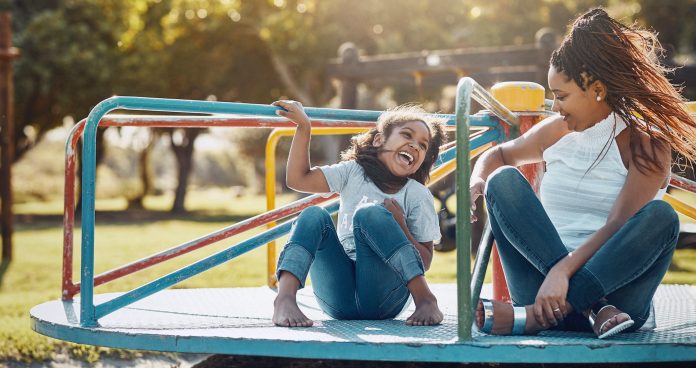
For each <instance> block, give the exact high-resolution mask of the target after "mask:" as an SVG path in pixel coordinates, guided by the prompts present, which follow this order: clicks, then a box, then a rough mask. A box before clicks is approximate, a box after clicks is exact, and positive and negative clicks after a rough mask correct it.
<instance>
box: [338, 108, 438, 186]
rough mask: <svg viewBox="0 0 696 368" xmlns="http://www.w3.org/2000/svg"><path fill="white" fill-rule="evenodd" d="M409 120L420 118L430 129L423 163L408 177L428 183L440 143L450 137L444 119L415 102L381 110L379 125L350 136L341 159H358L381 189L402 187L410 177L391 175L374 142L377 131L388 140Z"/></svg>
mask: <svg viewBox="0 0 696 368" xmlns="http://www.w3.org/2000/svg"><path fill="white" fill-rule="evenodd" d="M410 121H421V122H423V123H424V124H425V125H426V126H427V127H428V130H429V131H430V142H429V145H428V151H427V152H426V153H425V158H424V160H423V163H422V164H421V166H420V167H419V168H418V170H417V171H416V172H415V173H413V174H411V176H409V178H411V179H414V180H416V181H417V182H419V183H421V184H426V183H427V182H428V180H429V179H430V169H432V167H433V165H434V164H435V160H437V156H438V154H439V152H440V146H441V145H443V144H445V143H446V141H447V136H446V135H445V131H444V119H439V118H436V117H433V116H432V115H427V112H426V111H425V110H423V109H422V108H420V107H418V106H415V105H402V106H399V107H396V108H394V109H393V110H389V111H386V112H384V113H382V115H380V116H379V119H378V120H377V126H376V127H374V128H372V129H370V130H369V131H367V132H366V133H363V134H360V135H356V136H354V137H353V138H352V139H351V146H350V147H349V148H348V149H347V150H346V151H344V152H343V153H342V154H341V159H342V160H343V161H347V160H355V161H356V162H357V163H358V164H360V166H361V167H362V168H363V170H364V171H365V176H366V177H367V178H368V179H370V180H371V181H372V182H373V183H374V184H375V185H376V186H377V187H378V188H379V189H380V190H381V191H383V192H392V191H395V190H399V189H401V187H403V186H404V185H405V184H406V181H407V180H408V178H405V177H401V176H397V175H394V174H392V173H391V171H389V169H388V168H387V167H386V166H385V165H384V164H383V163H382V161H380V160H379V157H378V154H379V152H380V148H378V147H375V146H373V144H372V143H373V142H374V140H375V136H376V135H377V133H381V134H382V135H383V137H384V138H385V139H386V138H388V137H389V135H390V134H391V133H392V130H394V127H395V126H400V125H402V124H405V123H407V122H410Z"/></svg>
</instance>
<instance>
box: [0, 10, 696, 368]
mask: <svg viewBox="0 0 696 368" xmlns="http://www.w3.org/2000/svg"><path fill="white" fill-rule="evenodd" d="M594 6H603V7H605V8H606V10H607V11H608V12H609V14H610V15H612V16H613V17H615V18H617V19H620V20H621V21H623V22H624V23H626V24H629V23H633V22H635V23H637V24H639V25H641V26H643V27H646V28H649V29H653V30H655V31H657V32H658V33H659V39H660V41H661V42H662V44H663V46H664V48H665V53H664V54H663V55H662V62H663V63H665V64H667V65H671V66H679V67H680V68H679V69H677V71H675V72H674V73H672V74H670V78H671V79H672V80H673V82H674V83H677V84H681V85H683V86H684V90H683V94H684V96H685V97H686V98H687V99H690V100H696V71H695V68H696V67H695V66H694V64H696V62H695V60H696V58H695V56H696V22H694V21H693V20H694V19H696V0H673V1H664V0H622V1H618V0H604V1H591V0H577V1H573V0H380V1H362V0H123V1H119V0H32V1H23V0H14V1H8V0H4V1H2V0H0V10H2V11H4V12H9V14H10V15H11V31H12V37H11V43H12V45H11V46H14V47H16V48H17V49H18V50H19V52H20V54H19V55H18V57H16V58H14V60H13V62H12V65H13V71H12V72H13V75H12V80H13V83H14V95H13V96H14V104H13V106H12V107H13V110H14V119H13V122H14V134H13V135H12V137H5V134H4V132H3V139H11V140H12V142H13V144H14V147H15V148H14V155H13V157H12V160H11V167H12V192H13V198H14V203H13V207H12V209H13V212H14V236H13V244H14V257H13V260H12V261H11V262H9V261H6V262H3V264H2V267H1V268H0V283H1V284H0V287H1V289H0V365H1V364H2V361H7V362H19V361H23V362H28V361H44V360H54V361H55V360H56V359H63V358H64V359H82V360H87V361H96V360H98V359H100V357H102V358H103V357H104V356H118V357H125V359H128V358H132V357H135V356H137V355H138V354H139V353H135V352H124V351H116V352H114V351H112V350H109V349H101V348H92V347H85V346H79V345H74V344H66V343H61V342H59V341H55V340H49V339H47V338H43V337H41V336H39V335H37V334H35V333H33V332H31V331H30V330H29V328H28V327H27V326H28V310H29V308H30V307H31V306H33V305H36V304H39V303H41V302H44V301H47V300H50V299H57V298H59V296H60V290H59V287H60V281H59V280H60V264H61V255H60V252H61V245H62V213H63V202H62V198H63V180H64V179H63V178H64V151H65V139H66V137H67V133H68V131H69V130H70V128H71V127H72V126H73V125H74V124H75V123H76V122H77V121H79V120H80V119H82V118H84V117H86V116H87V114H88V113H89V111H90V109H91V108H92V107H93V106H94V105H95V104H97V103H98V102H99V101H101V100H103V99H106V98H108V97H110V96H112V95H129V96H150V97H164V98H178V99H196V100H212V101H232V102H249V103H260V104H266V103H271V102H272V101H274V100H277V99H281V98H290V99H295V100H299V101H301V102H302V103H303V104H304V105H305V106H315V107H332V108H340V107H349V108H357V109H377V110H380V109H385V108H389V107H393V106H396V105H398V104H402V103H406V102H416V103H421V104H423V105H424V106H425V108H426V109H427V110H429V111H433V112H443V113H451V112H453V110H454V106H453V105H454V87H455V85H456V82H457V80H458V78H459V77H460V76H463V75H475V74H476V73H478V72H480V71H479V70H473V69H467V67H466V65H463V66H461V67H459V68H457V69H452V70H440V69H438V70H436V71H433V72H432V73H428V72H427V70H426V71H421V70H419V69H418V68H415V67H414V68H410V69H408V71H407V72H405V73H402V74H399V75H391V74H390V75H385V77H384V78H382V77H377V76H373V77H368V78H361V79H360V80H354V81H353V82H354V86H353V87H354V88H353V90H352V91H353V92H352V93H353V94H354V95H352V96H347V95H346V90H345V89H342V86H345V83H346V78H345V75H343V79H341V72H340V68H339V65H340V64H341V59H343V60H344V61H345V60H346V58H347V57H354V58H355V60H387V59H395V58H396V59H398V58H406V59H408V58H411V59H409V60H418V58H417V56H418V55H426V56H427V55H429V53H430V52H431V51H433V50H451V52H461V51H462V50H468V51H471V52H474V51H477V52H481V53H483V54H485V53H487V52H489V51H490V52H493V51H500V50H512V49H515V48H519V47H526V46H529V47H537V48H539V47H542V48H543V45H542V46H540V45H539V43H540V42H541V41H543V40H546V41H548V42H547V46H548V45H549V44H550V45H555V44H557V43H558V42H560V39H561V38H562V36H563V35H564V33H565V31H566V29H567V26H568V23H569V22H570V21H571V20H572V19H574V18H575V17H576V16H577V15H579V14H581V13H583V12H585V11H587V10H588V9H590V8H592V7H594ZM542 35H550V36H547V37H548V38H546V39H543V40H542V39H540V37H541V36H542ZM540 40H541V41H540ZM535 45H536V46H535ZM547 51H548V50H547ZM541 55H544V54H543V53H541ZM413 58H415V59H413ZM425 60H426V62H427V64H428V65H430V66H432V65H437V64H439V63H440V60H439V59H436V58H425ZM547 61H548V59H545V58H541V59H539V60H538V61H537V62H536V64H538V65H537V66H539V65H540V66H539V68H544V67H545V65H546V63H547ZM513 64H514V60H513ZM506 67H508V66H506ZM509 67H510V68H513V69H514V68H519V67H518V66H516V65H509ZM510 68H508V69H505V68H503V67H498V69H495V68H491V69H492V70H486V78H485V80H482V84H484V85H486V86H490V85H491V84H492V83H494V82H496V81H505V80H509V79H506V76H509V75H514V74H509V73H512V72H516V71H515V70H513V71H512V72H511V69H510ZM525 70H526V69H525ZM535 70H536V69H535ZM497 71H499V73H498V74H496V73H497ZM506 73H508V74H506ZM385 74H389V73H385ZM482 75H483V74H482ZM519 75H521V74H519ZM545 75H546V70H545V69H544V70H536V71H534V72H533V73H531V74H529V76H530V78H527V80H531V81H535V82H537V83H540V84H542V85H544V86H545V85H546V81H545ZM341 80H343V82H341ZM2 103H5V102H4V101H3V102H2ZM268 133H269V130H266V129H238V128H211V129H145V128H108V129H100V130H99V133H98V138H97V139H98V143H97V146H98V150H99V152H98V155H97V160H98V161H97V162H98V170H97V193H96V196H97V207H96V208H97V221H98V224H99V225H98V226H97V239H98V240H97V242H98V245H97V271H98V272H99V270H102V271H103V270H107V269H110V268H112V267H114V266H115V265H121V264H124V263H127V262H131V261H133V260H136V259H139V258H141V257H143V256H145V255H147V254H151V253H153V252H156V251H158V250H161V249H165V248H167V247H169V246H171V245H175V244H178V243H181V242H184V241H186V240H189V239H191V238H194V237H197V236H200V235H202V234H205V233H208V232H210V231H213V230H216V229H219V228H221V227H224V226H227V225H229V224H230V223H233V222H236V221H239V220H240V219H243V218H246V217H249V216H252V215H255V214H258V213H261V212H263V211H264V210H265V199H264V196H263V195H262V193H263V191H264V184H263V177H264V175H265V172H264V170H265V169H264V163H263V158H264V142H265V138H266V137H267V135H268ZM345 142H346V138H340V139H339V138H317V139H316V140H314V141H313V143H312V150H313V151H312V155H313V156H312V157H313V164H324V163H330V162H335V161H336V160H337V159H338V156H337V155H338V152H339V151H340V148H341V147H344V146H345V144H346V143H345ZM288 145H289V140H284V141H283V145H281V149H280V150H279V156H278V158H279V164H278V165H277V166H278V172H277V178H284V157H285V155H286V154H287V146H288ZM3 162H5V160H3ZM674 171H675V172H683V173H684V175H685V176H687V177H689V178H691V179H692V180H693V171H690V170H689V167H688V165H687V166H681V167H675V170H674ZM281 181H282V180H281ZM283 185H284V183H282V182H279V185H278V187H279V188H283ZM680 196H682V198H684V199H685V200H688V201H691V203H695V202H696V201H695V200H694V198H692V197H690V196H688V195H687V194H685V193H682V194H680ZM295 198H296V195H295V194H294V193H291V192H288V191H287V190H283V194H281V195H280V197H279V203H281V204H282V203H287V202H289V201H291V200H293V199H295ZM78 217H79V211H78ZM682 222H683V224H684V226H685V227H687V228H688V227H689V226H692V224H691V222H690V220H688V219H687V218H685V217H684V218H682ZM102 225H103V226H102ZM78 237H79V231H78V232H76V239H79V238H78ZM693 243H695V242H694V241H693V240H691V241H688V240H687V241H684V242H683V245H684V246H683V247H682V249H680V250H679V253H678V254H677V256H676V257H675V263H674V265H673V267H672V268H671V269H670V274H668V278H667V279H666V282H673V283H696V277H695V276H694V272H696V252H695V251H694V249H693V248H694V246H693ZM229 244H230V243H229V242H227V243H226V244H222V245H219V246H218V247H217V248H215V247H209V248H206V249H205V250H201V251H198V252H199V253H196V252H194V253H192V254H191V255H190V256H189V258H185V257H184V258H182V260H181V261H180V263H175V264H173V265H171V266H166V267H165V266H162V267H159V268H155V269H154V270H153V271H148V272H144V273H142V274H141V273H138V274H136V275H134V276H132V277H129V278H126V280H125V281H123V282H121V283H120V284H118V285H115V286H105V287H104V288H103V289H98V290H97V292H107V291H114V290H124V289H126V288H129V287H132V286H134V285H139V284H142V282H143V281H144V280H149V279H152V278H153V277H156V276H157V275H162V274H164V272H168V271H169V270H171V269H176V268H177V267H180V266H181V265H182V264H187V263H190V262H191V260H194V259H200V257H202V256H205V255H206V254H210V253H212V252H213V251H215V250H219V249H222V247H224V246H225V245H229ZM100 252H101V253H100ZM77 256H78V257H79V254H78V255H77ZM243 258H244V259H242V260H240V261H234V262H230V264H229V265H228V264H226V265H224V266H222V267H220V268H219V269H215V270H211V271H209V272H207V273H205V274H203V275H201V276H199V277H196V278H194V279H192V280H189V281H186V282H185V283H184V284H182V285H181V287H220V286H225V287H230V286H257V285H262V284H264V283H265V275H264V272H265V266H264V262H265V260H264V258H263V254H262V253H260V252H259V253H255V254H250V255H249V256H248V257H247V256H245V257H243ZM76 259H78V258H76ZM436 262H439V263H435V264H434V265H433V272H432V275H431V276H429V277H430V278H431V279H432V280H434V282H451V281H453V280H454V256H453V254H451V253H450V254H443V255H438V256H437V257H436ZM60 357H63V358H60ZM66 357H67V358H66Z"/></svg>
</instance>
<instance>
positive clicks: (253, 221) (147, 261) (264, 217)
mask: <svg viewBox="0 0 696 368" xmlns="http://www.w3.org/2000/svg"><path fill="white" fill-rule="evenodd" d="M337 197H338V195H336V194H334V195H331V196H330V197H323V196H320V195H313V196H310V197H306V198H304V199H302V200H299V201H296V202H293V203H290V204H288V205H286V206H283V207H281V208H278V209H276V210H273V211H270V212H266V213H263V214H260V215H258V216H254V217H252V218H249V219H246V220H244V221H242V222H238V223H236V224H234V225H232V226H228V227H226V228H224V229H221V230H218V231H216V232H213V233H210V234H208V235H205V236H203V237H200V238H198V239H194V240H192V241H190V242H187V243H184V244H181V245H178V246H175V247H173V248H170V249H167V250H164V251H162V252H159V253H156V254H154V255H151V256H149V257H146V258H143V259H140V260H138V261H135V262H133V263H130V264H127V265H125V266H121V267H119V268H116V269H113V270H111V271H107V272H105V273H103V274H101V275H98V276H96V277H95V278H94V286H98V285H101V284H104V283H107V282H109V281H113V280H115V279H117V278H119V277H122V276H126V275H129V274H131V273H134V272H137V271H140V270H142V269H145V268H147V267H150V266H154V265H156V264H159V263H161V262H164V261H166V260H169V259H172V258H175V257H178V256H180V255H183V254H186V253H189V252H192V251H194V250H196V249H200V248H202V247H204V246H206V245H210V244H213V243H215V242H218V241H221V240H224V239H227V238H229V237H232V236H234V235H237V234H239V233H242V232H244V231H247V230H250V229H253V228H255V227H258V226H261V225H265V224H267V223H269V222H272V221H277V220H279V219H282V218H284V217H288V216H290V215H294V214H296V213H298V212H300V211H302V210H303V209H305V208H307V207H309V206H313V205H317V204H320V203H322V202H326V201H329V200H331V199H334V198H337ZM79 291H80V283H77V284H74V285H73V288H71V289H70V294H72V295H75V294H76V293H78V292H79ZM72 295H71V296H72Z"/></svg>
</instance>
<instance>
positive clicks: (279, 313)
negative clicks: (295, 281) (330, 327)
mask: <svg viewBox="0 0 696 368" xmlns="http://www.w3.org/2000/svg"><path fill="white" fill-rule="evenodd" d="M273 323H275V324H276V325H277V326H281V327H310V326H312V325H313V324H314V321H312V320H311V319H309V318H307V316H305V315H304V313H302V311H301V310H300V307H298V306H297V300H296V299H295V297H294V295H293V296H290V295H280V294H279V295H278V296H277V297H276V299H275V301H273Z"/></svg>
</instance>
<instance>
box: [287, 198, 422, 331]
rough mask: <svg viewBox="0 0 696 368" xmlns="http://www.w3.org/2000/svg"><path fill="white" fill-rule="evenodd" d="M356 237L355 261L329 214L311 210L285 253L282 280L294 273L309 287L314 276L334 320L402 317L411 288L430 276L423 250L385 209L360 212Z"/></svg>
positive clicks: (321, 299) (296, 226) (298, 221)
mask: <svg viewBox="0 0 696 368" xmlns="http://www.w3.org/2000/svg"><path fill="white" fill-rule="evenodd" d="M353 234H354V236H355V252H356V254H355V256H356V259H355V261H353V260H352V259H351V258H350V257H348V255H347V254H346V252H345V251H344V250H343V246H342V245H341V242H340V241H339V240H338V236H337V235H336V228H335V227H334V224H333V221H332V220H331V216H330V215H329V213H328V212H327V211H326V210H325V209H323V208H321V207H308V208H306V209H305V210H304V211H302V213H300V215H299V216H298V218H297V219H296V220H295V223H294V224H293V227H292V230H291V233H290V240H289V241H288V243H287V244H286V245H285V248H284V249H283V251H282V252H281V254H280V259H279V260H278V272H277V276H278V277H279V276H280V272H281V271H287V272H290V273H291V274H293V275H294V276H295V277H297V279H298V280H300V286H301V287H304V283H305V280H306V278H307V273H308V272H309V274H310V277H311V278H312V287H313V289H314V295H315V296H316V298H317V301H318V302H319V306H320V307H321V308H322V310H323V311H324V313H326V314H328V315H329V316H331V317H332V318H335V319H388V318H394V317H396V316H397V315H398V314H399V313H400V312H401V310H402V309H403V307H404V305H405V304H406V301H407V300H408V297H409V291H408V288H407V287H406V284H407V283H408V282H409V281H410V280H411V279H413V278H414V277H416V276H419V275H423V273H424V269H423V261H422V259H421V257H420V255H419V254H418V251H417V250H416V248H415V247H414V245H413V244H411V242H410V241H409V240H408V238H406V235H405V234H404V232H403V230H401V227H400V226H399V224H398V223H397V222H396V220H394V217H393V216H392V214H391V212H389V211H388V210H387V209H386V208H385V207H384V206H382V205H379V204H374V205H368V206H364V207H361V208H359V209H358V210H357V211H356V212H355V215H354V217H353Z"/></svg>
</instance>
